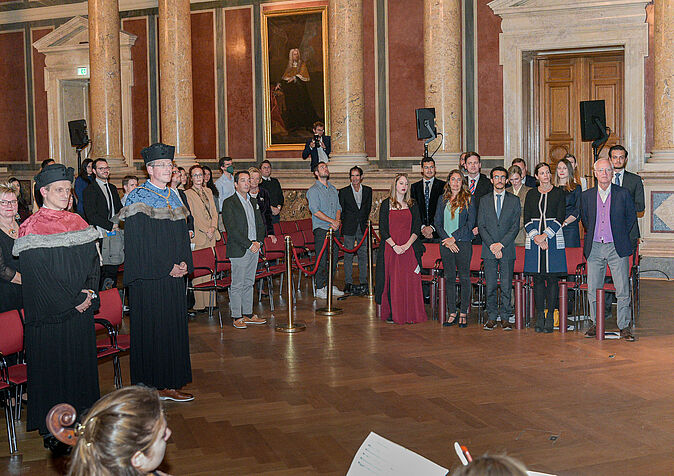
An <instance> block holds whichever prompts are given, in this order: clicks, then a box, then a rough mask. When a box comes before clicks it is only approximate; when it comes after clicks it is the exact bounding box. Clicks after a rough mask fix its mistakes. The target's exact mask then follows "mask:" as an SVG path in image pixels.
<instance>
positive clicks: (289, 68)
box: [262, 6, 330, 150]
mask: <svg viewBox="0 0 674 476" xmlns="http://www.w3.org/2000/svg"><path fill="white" fill-rule="evenodd" d="M327 27H328V25H327V7H325V6H320V7H311V8H300V9H294V10H277V11H269V12H263V14H262V36H263V37H262V45H263V56H262V62H263V66H264V85H265V87H264V95H265V139H266V146H267V150H301V149H302V148H304V144H305V142H306V141H307V140H308V139H310V138H312V137H313V132H312V126H313V124H314V123H315V122H316V121H321V122H323V123H324V124H325V125H326V134H329V131H328V130H327V128H328V127H329V124H330V118H329V110H328V109H329V108H328V97H329V96H328V77H327V73H328V44H327V42H328V29H327Z"/></svg>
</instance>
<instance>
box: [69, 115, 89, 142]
mask: <svg viewBox="0 0 674 476" xmlns="http://www.w3.org/2000/svg"><path fill="white" fill-rule="evenodd" d="M68 130H69V131H70V145H71V146H73V147H76V148H78V149H79V148H82V147H85V146H86V145H88V144H89V135H88V134H87V121H85V120H84V119H78V120H77V121H70V122H68Z"/></svg>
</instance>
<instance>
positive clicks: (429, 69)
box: [424, 0, 462, 171]
mask: <svg viewBox="0 0 674 476" xmlns="http://www.w3.org/2000/svg"><path fill="white" fill-rule="evenodd" d="M424 85H425V105H426V107H434V108H435V120H436V127H437V130H438V135H439V134H440V133H442V135H443V136H444V141H442V144H441V145H440V142H441V138H440V137H438V138H437V139H436V140H434V141H432V142H431V143H430V144H429V146H428V147H429V154H430V153H432V152H433V151H434V150H435V149H436V148H437V147H438V146H440V148H439V149H438V151H437V153H436V154H435V161H436V164H437V166H438V168H439V169H443V170H445V169H446V171H449V170H450V169H452V168H455V167H457V166H458V163H459V162H458V161H459V155H460V153H461V116H462V114H461V106H462V103H461V100H462V98H461V1H460V0H424Z"/></svg>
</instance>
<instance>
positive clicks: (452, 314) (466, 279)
mask: <svg viewBox="0 0 674 476" xmlns="http://www.w3.org/2000/svg"><path fill="white" fill-rule="evenodd" d="M476 216H477V212H476V210H475V204H474V202H473V200H472V196H471V194H470V192H469V191H468V188H467V187H466V184H465V182H464V180H463V175H462V174H461V172H460V171H459V170H457V169H454V170H452V171H451V172H450V173H449V176H448V177H447V184H446V185H445V190H444V193H443V194H442V196H441V197H440V198H439V199H438V206H437V208H436V211H435V221H434V224H435V231H436V232H437V234H438V235H439V236H440V240H441V241H442V243H441V246H440V256H441V257H442V266H443V268H444V270H445V288H446V289H447V301H448V302H447V306H448V310H449V319H448V320H447V322H445V323H444V325H445V326H453V325H454V324H456V322H457V320H456V274H457V271H458V274H459V283H460V284H461V306H460V307H461V309H460V314H459V327H466V317H467V315H468V305H469V304H470V288H471V287H470V260H471V258H472V256H473V245H472V243H471V241H472V240H473V228H474V227H475V221H476Z"/></svg>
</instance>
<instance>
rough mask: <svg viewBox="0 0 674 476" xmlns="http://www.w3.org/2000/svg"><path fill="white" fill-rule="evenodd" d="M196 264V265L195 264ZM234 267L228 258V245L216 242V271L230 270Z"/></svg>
mask: <svg viewBox="0 0 674 476" xmlns="http://www.w3.org/2000/svg"><path fill="white" fill-rule="evenodd" d="M195 266H196V265H195ZM231 267H232V265H231V263H230V262H229V260H228V259H227V245H221V244H218V243H216V244H215V271H216V272H219V271H229V269H230V268H231Z"/></svg>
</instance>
